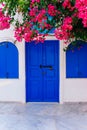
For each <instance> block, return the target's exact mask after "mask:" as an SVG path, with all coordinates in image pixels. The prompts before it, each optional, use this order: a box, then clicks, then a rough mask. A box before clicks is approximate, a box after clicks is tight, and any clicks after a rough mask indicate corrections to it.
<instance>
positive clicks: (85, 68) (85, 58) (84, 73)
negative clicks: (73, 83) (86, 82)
mask: <svg viewBox="0 0 87 130" xmlns="http://www.w3.org/2000/svg"><path fill="white" fill-rule="evenodd" d="M78 55H79V58H78V66H79V70H78V77H79V78H87V44H85V45H84V46H83V47H82V48H81V49H80V50H79V51H78Z"/></svg>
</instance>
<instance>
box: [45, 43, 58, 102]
mask: <svg viewBox="0 0 87 130" xmlns="http://www.w3.org/2000/svg"><path fill="white" fill-rule="evenodd" d="M58 49H59V48H58V44H57V43H55V41H49V42H47V41H46V42H45V46H44V52H43V53H44V55H45V60H44V64H45V65H47V66H49V67H48V68H46V69H45V71H46V75H45V76H44V100H47V101H58V95H59V92H58V78H59V77H58V68H59V66H58Z"/></svg>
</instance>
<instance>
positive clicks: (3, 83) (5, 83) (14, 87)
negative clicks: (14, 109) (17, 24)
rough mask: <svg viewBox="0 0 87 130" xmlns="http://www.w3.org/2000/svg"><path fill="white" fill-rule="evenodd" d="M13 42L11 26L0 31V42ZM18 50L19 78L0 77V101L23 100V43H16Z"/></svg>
mask: <svg viewBox="0 0 87 130" xmlns="http://www.w3.org/2000/svg"><path fill="white" fill-rule="evenodd" d="M3 41H10V42H12V43H14V41H15V39H14V36H13V28H12V27H11V28H10V29H9V30H4V31H0V42H3ZM15 45H16V47H17V48H18V51H19V79H0V101H13V102H23V103H24V102H25V45H24V42H22V43H18V42H17V43H16V44H15Z"/></svg>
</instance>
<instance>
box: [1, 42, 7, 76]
mask: <svg viewBox="0 0 87 130" xmlns="http://www.w3.org/2000/svg"><path fill="white" fill-rule="evenodd" d="M0 78H6V46H5V44H4V43H0Z"/></svg>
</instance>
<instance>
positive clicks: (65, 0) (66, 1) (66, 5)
mask: <svg viewBox="0 0 87 130" xmlns="http://www.w3.org/2000/svg"><path fill="white" fill-rule="evenodd" d="M62 6H63V7H64V8H67V9H69V10H70V11H73V10H74V7H73V6H72V5H71V3H70V0H64V2H63V4H62Z"/></svg>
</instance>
